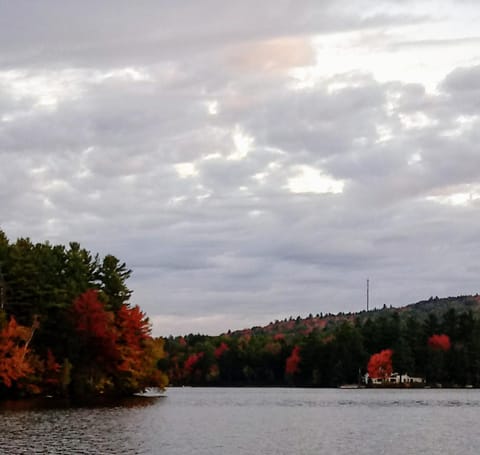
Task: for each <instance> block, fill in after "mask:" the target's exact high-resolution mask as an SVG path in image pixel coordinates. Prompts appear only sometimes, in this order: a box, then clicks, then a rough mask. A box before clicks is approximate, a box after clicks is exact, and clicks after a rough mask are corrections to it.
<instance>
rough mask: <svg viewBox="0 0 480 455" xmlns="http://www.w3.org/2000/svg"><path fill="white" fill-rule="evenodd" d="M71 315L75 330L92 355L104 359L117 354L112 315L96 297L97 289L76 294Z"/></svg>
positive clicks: (115, 333)
mask: <svg viewBox="0 0 480 455" xmlns="http://www.w3.org/2000/svg"><path fill="white" fill-rule="evenodd" d="M72 316H73V319H74V321H75V329H76V331H77V332H78V334H79V335H80V336H81V337H82V339H83V340H84V341H85V343H86V344H87V346H88V349H89V352H90V353H91V354H92V355H93V356H95V355H96V356H98V357H102V358H104V359H105V358H107V359H113V358H116V357H117V356H118V353H117V348H116V341H117V332H116V330H115V325H114V315H113V313H111V312H109V311H106V310H105V307H104V305H103V303H102V302H101V301H100V300H99V298H98V291H96V290H94V289H90V290H88V291H86V292H84V293H83V294H81V295H80V296H78V297H77V298H76V299H75V301H74V302H73V306H72Z"/></svg>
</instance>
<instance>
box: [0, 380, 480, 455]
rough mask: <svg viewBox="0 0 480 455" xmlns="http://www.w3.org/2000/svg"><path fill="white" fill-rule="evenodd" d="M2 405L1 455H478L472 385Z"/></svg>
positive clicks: (476, 396)
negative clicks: (93, 404)
mask: <svg viewBox="0 0 480 455" xmlns="http://www.w3.org/2000/svg"><path fill="white" fill-rule="evenodd" d="M167 395H168V396H167V397H161V398H153V399H152V398H146V397H134V398H130V399H127V400H122V401H116V402H104V403H101V404H97V405H95V406H69V405H68V403H65V402H55V401H52V400H43V401H37V402H32V401H30V402H8V403H3V404H2V405H0V419H1V423H2V425H1V428H0V453H2V454H3V453H8V454H10V453H11V454H22V453H25V454H29V453H51V454H56V453H65V454H70V453H79V454H87V453H88V454H93V453H98V454H124V453H125V454H167V455H168V454H172V455H180V454H182V455H184V454H185V455H186V454H189V455H190V454H205V455H207V454H208V455H212V454H228V455H236V454H253V453H255V454H267V455H268V454H272V455H273V454H275V455H277V454H289V455H291V454H322V453H329V454H330V453H335V454H351V453H355V454H365V455H366V454H372V453H378V452H380V453H387V452H388V453H389V454H390V455H396V454H402V455H404V454H410V453H415V454H416V453H425V454H430V453H432V454H433V453H435V454H437V455H438V454H456V455H466V454H472V455H473V454H475V455H476V454H477V453H478V445H479V443H480V436H479V435H478V431H477V427H478V425H477V419H478V417H479V409H478V408H479V407H480V391H478V390H333V389H331V390H328V389H233V388H232V389H213V388H210V389H196V388H195V389H192V388H185V389H169V390H168V392H167Z"/></svg>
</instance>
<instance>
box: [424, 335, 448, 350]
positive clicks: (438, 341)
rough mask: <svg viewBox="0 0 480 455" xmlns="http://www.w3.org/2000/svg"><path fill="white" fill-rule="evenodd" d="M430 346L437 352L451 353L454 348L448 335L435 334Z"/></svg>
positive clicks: (429, 342)
mask: <svg viewBox="0 0 480 455" xmlns="http://www.w3.org/2000/svg"><path fill="white" fill-rule="evenodd" d="M428 346H429V347H430V348H432V349H433V350H435V351H449V350H450V348H451V347H452V344H451V342H450V337H449V336H448V335H445V334H441V335H437V334H435V335H432V336H431V337H430V338H429V339H428Z"/></svg>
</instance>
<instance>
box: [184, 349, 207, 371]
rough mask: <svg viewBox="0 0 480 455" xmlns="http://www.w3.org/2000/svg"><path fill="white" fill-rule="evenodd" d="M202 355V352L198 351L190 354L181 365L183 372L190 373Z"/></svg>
mask: <svg viewBox="0 0 480 455" xmlns="http://www.w3.org/2000/svg"><path fill="white" fill-rule="evenodd" d="M203 355H204V354H203V352H199V353H198V354H190V355H189V356H188V358H187V360H185V363H184V365H183V368H184V370H185V373H187V374H191V373H192V371H193V369H194V368H195V365H196V364H197V363H198V361H199V360H200V359H202V357H203Z"/></svg>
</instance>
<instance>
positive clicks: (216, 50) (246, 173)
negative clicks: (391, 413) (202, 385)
mask: <svg viewBox="0 0 480 455" xmlns="http://www.w3.org/2000/svg"><path fill="white" fill-rule="evenodd" d="M0 3H1V2H0ZM3 3H4V4H3V6H2V10H3V11H2V12H4V13H5V14H2V21H3V26H2V27H0V55H2V57H1V58H0V119H1V120H0V159H1V162H2V163H3V165H2V166H0V200H1V207H2V213H1V217H0V227H1V228H2V229H3V230H5V232H6V233H7V235H8V236H9V237H10V238H15V237H17V236H30V237H32V238H33V239H34V240H39V241H40V240H46V239H49V240H50V241H52V242H61V243H65V242H68V241H70V240H78V241H80V242H81V243H82V244H83V245H84V246H85V247H87V248H89V249H91V250H92V251H99V252H100V253H102V254H106V253H113V254H115V255H117V256H119V257H120V258H121V259H122V260H125V261H126V262H127V264H128V265H129V266H130V267H131V268H133V271H134V275H133V277H132V280H131V283H130V285H131V287H132V288H133V289H134V291H135V293H134V302H135V303H138V304H140V305H141V306H142V307H143V308H144V309H145V310H146V311H147V313H148V314H149V315H150V316H151V317H152V320H153V321H154V328H155V333H156V334H163V335H167V334H169V333H181V332H184V331H200V332H209V333H216V332H217V333H218V332H221V331H224V330H227V329H228V328H241V327H243V326H245V325H255V324H262V323H267V322H269V321H270V320H273V319H277V318H283V317H287V316H290V315H297V314H308V313H310V312H312V313H317V312H320V311H322V312H326V311H332V312H336V311H350V310H352V311H353V310H359V309H361V308H362V307H363V303H364V285H365V279H366V278H367V276H368V277H370V279H371V281H372V301H373V302H374V304H377V305H383V304H384V303H386V304H387V305H389V304H394V305H399V304H405V303H409V302H412V301H415V300H418V299H421V298H425V297H427V298H428V297H429V296H430V295H446V294H448V295H453V294H461V293H469V292H476V291H477V289H476V283H477V276H478V267H477V266H476V265H475V264H476V262H475V259H474V252H475V251H476V250H477V247H478V239H477V232H478V228H479V226H478V224H479V222H480V219H479V217H478V207H479V205H480V181H479V178H478V172H477V169H478V168H479V165H480V162H479V161H480V158H479V155H478V153H477V145H476V144H478V142H479V137H478V135H479V133H478V131H479V129H478V125H479V121H480V120H479V117H478V105H479V104H478V96H479V93H480V92H479V85H478V82H477V81H478V80H479V77H478V76H479V74H478V68H479V67H478V66H476V65H474V64H471V65H469V66H462V67H457V68H456V67H455V66H452V67H451V68H450V70H449V71H450V72H449V74H448V75H446V77H445V78H444V80H443V82H442V83H441V84H440V85H439V86H438V89H437V90H436V91H431V90H429V89H428V88H427V87H426V84H425V83H424V82H423V81H421V80H420V81H418V82H416V83H411V82H408V81H407V80H403V74H399V75H398V77H395V78H394V80H389V81H385V80H380V79H379V78H377V77H376V75H375V73H374V71H373V70H372V69H371V68H370V67H365V68H364V67H363V66H362V62H359V63H358V64H357V63H355V65H354V66H352V68H351V69H350V70H348V71H337V72H333V73H331V74H330V73H328V72H325V71H324V70H325V69H326V68H328V67H329V65H330V64H332V65H333V64H334V63H335V62H334V61H333V60H332V62H330V61H325V62H319V61H318V60H317V54H316V50H317V49H316V47H315V46H316V45H315V40H314V39H313V38H314V36H317V35H319V34H324V36H325V37H327V35H328V36H329V37H331V36H333V35H332V34H333V33H334V34H335V36H337V35H339V36H343V35H342V34H345V36H347V35H348V38H345V43H351V42H353V41H355V40H356V41H355V43H356V44H355V46H357V47H355V49H357V48H358V46H365V49H370V50H371V49H384V48H387V49H388V45H389V43H391V42H392V41H391V40H390V38H389V36H390V33H392V34H393V32H395V34H397V35H398V34H400V35H402V33H405V39H404V41H411V35H408V33H407V32H404V25H405V24H409V25H410V26H412V27H414V26H416V25H418V23H419V21H423V24H424V25H425V27H427V28H428V26H429V25H430V24H431V23H433V24H437V23H438V18H437V17H434V11H433V12H432V11H430V9H429V6H428V4H427V3H422V2H421V3H420V4H418V5H417V7H418V8H417V9H416V10H415V14H411V12H410V9H411V7H410V6H408V5H407V6H405V5H404V3H405V2H402V3H399V2H395V4H396V6H395V8H393V6H392V5H391V4H389V3H388V2H381V3H380V4H378V3H376V4H373V2H371V1H366V0H365V1H363V2H361V3H360V4H359V5H358V6H356V7H355V8H356V9H355V8H354V7H352V6H351V5H350V6H349V4H347V3H346V2H321V3H319V2H313V1H312V2H310V1H305V2H294V3H293V2H288V1H285V2H280V3H278V2H276V3H275V5H273V4H272V3H271V2H263V3H262V4H255V7H253V4H252V3H251V2H242V3H241V4H239V5H235V6H233V5H228V6H227V5H225V4H224V3H221V2H216V1H213V0H212V1H208V2H199V3H195V4H190V3H180V4H176V5H175V6H173V5H171V4H170V3H168V2H137V3H135V6H133V4H132V3H131V2H115V3H114V4H113V3H112V2H102V4H101V5H96V6H95V8H94V9H92V10H89V9H88V8H87V7H86V6H85V4H83V3H82V4H79V3H78V2H61V3H60V2H59V3H57V2H54V1H53V0H52V1H51V2H49V5H50V6H49V5H42V7H40V6H39V5H31V4H30V2H22V1H20V2H18V3H17V2H16V4H15V6H11V4H10V3H9V2H3ZM27 3H28V4H27ZM387 6H388V8H387ZM469 7H471V5H470V6H469ZM473 7H474V8H475V6H473ZM387 9H391V10H392V11H393V13H390V15H389V16H388V17H387V16H386V15H385V11H387ZM113 10H115V14H112V11H113ZM89 11H90V12H89ZM253 11H255V14H253ZM429 14H431V15H432V19H429ZM455 24H456V23H455ZM456 25H458V24H456ZM382 30H385V34H384V35H382V33H383V32H382V33H380V35H379V34H378V33H379V31H382ZM352 34H355V39H353V38H351V37H352V36H353V35H352ZM378 36H384V37H386V38H385V42H383V41H379V38H378ZM402 36H403V35H402ZM439 39H440V40H441V39H442V37H441V36H440V37H439ZM352 40H353V41H352ZM325 42H326V41H325ZM437 44H438V45H440V46H441V45H443V44H439V43H437ZM467 44H468V43H467ZM447 45H448V43H445V46H447ZM457 45H458V46H461V45H462V44H461V43H457ZM410 47H411V48H412V52H415V50H416V49H417V47H416V45H413V44H412V45H411V46H410ZM339 52H340V51H339ZM364 55H366V56H367V57H368V55H369V54H368V53H367V54H364ZM479 57H480V55H478V54H475V55H469V58H470V60H471V61H472V62H474V61H475V60H476V59H478V58H479ZM332 59H333V57H332ZM332 67H333V66H332ZM295 69H296V70H298V69H301V70H304V71H306V72H307V73H308V72H309V71H311V72H312V74H313V75H314V76H313V77H312V81H311V82H309V83H306V84H305V86H302V85H301V84H299V79H298V77H297V76H296V75H295V74H294V73H293V72H292V70H295ZM315 71H317V72H315ZM407 79H408V78H407ZM300 82H301V79H300ZM302 172H303V173H306V174H304V179H303V181H301V179H300V181H301V182H300V183H302V185H303V186H302V185H300V186H299V187H298V188H296V187H295V185H294V183H295V182H297V183H298V181H299V176H301V175H302ZM309 179H313V180H314V182H313V183H312V182H311V181H309ZM322 179H323V180H322ZM319 182H320V183H321V184H320V183H319ZM332 182H334V183H335V182H336V183H337V184H339V182H341V183H342V184H343V189H342V190H341V191H336V192H335V191H333V190H332V188H333V186H332V185H334V183H332ZM309 185H310V186H309ZM315 185H317V186H315ZM322 185H323V186H322ZM329 185H330V186H329ZM336 188H338V187H336Z"/></svg>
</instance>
